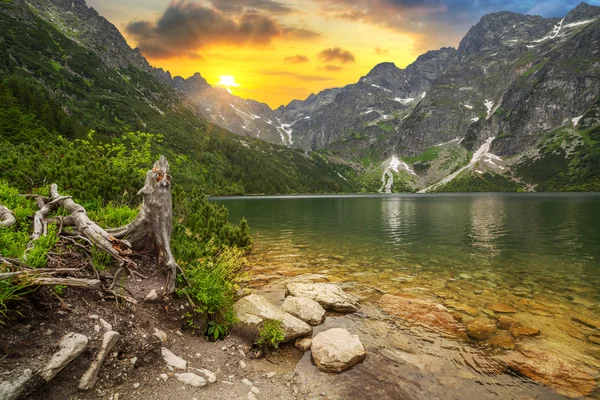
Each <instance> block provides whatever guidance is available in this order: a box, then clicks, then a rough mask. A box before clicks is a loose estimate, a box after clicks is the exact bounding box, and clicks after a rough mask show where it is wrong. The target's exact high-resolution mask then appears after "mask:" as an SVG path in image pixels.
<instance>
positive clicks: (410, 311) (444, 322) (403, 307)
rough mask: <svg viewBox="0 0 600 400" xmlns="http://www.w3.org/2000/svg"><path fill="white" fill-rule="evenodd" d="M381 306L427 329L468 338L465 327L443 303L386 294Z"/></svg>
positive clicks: (389, 312)
mask: <svg viewBox="0 0 600 400" xmlns="http://www.w3.org/2000/svg"><path fill="white" fill-rule="evenodd" d="M379 306H380V307H381V309H382V310H384V311H385V312H387V313H388V314H391V315H394V316H396V317H400V318H402V319H404V320H406V321H408V322H410V323H412V324H414V325H417V326H420V327H422V328H424V329H425V330H427V331H430V332H435V333H439V334H442V335H445V336H451V337H458V338H466V335H465V331H464V328H463V327H462V326H461V325H460V324H458V323H457V322H456V321H455V319H454V317H453V316H452V315H451V314H450V313H449V312H448V310H447V309H446V307H444V306H443V305H441V304H437V303H434V302H432V301H429V300H424V299H417V298H414V297H408V296H395V295H390V294H384V295H383V296H382V297H381V299H380V300H379Z"/></svg>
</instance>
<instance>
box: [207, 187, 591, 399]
mask: <svg viewBox="0 0 600 400" xmlns="http://www.w3.org/2000/svg"><path fill="white" fill-rule="evenodd" d="M211 200H212V201H215V202H217V203H219V204H223V205H225V206H226V207H227V208H228V209H229V212H230V220H231V221H232V222H236V221H239V220H240V218H242V217H245V218H246V219H247V220H248V223H249V225H250V228H251V232H252V234H253V237H254V240H255V247H254V251H253V254H252V256H251V261H252V263H253V265H254V268H253V275H254V276H253V281H252V283H251V286H253V287H255V288H261V287H268V286H269V285H271V286H273V285H276V284H277V282H284V281H285V280H286V279H290V278H293V277H294V276H300V275H305V274H319V275H321V276H323V277H325V278H324V279H325V280H327V281H330V282H338V283H339V284H340V285H341V286H342V287H344V288H345V289H346V290H350V291H353V292H354V293H355V294H357V295H359V296H360V297H361V298H362V299H363V301H364V302H367V303H368V302H371V303H373V304H376V303H377V301H378V299H379V298H380V297H381V296H382V294H384V293H389V294H399V293H400V294H409V295H414V296H415V297H417V298H424V299H429V300H432V301H436V302H438V303H440V304H443V305H444V306H445V307H447V308H448V309H449V310H450V311H451V312H452V313H453V315H455V317H456V318H457V319H458V320H460V321H462V322H463V323H466V322H467V321H468V320H469V319H471V318H473V317H474V316H484V317H489V318H492V319H493V320H494V319H497V318H498V316H499V315H500V313H498V312H494V311H491V310H490V309H489V308H490V305H492V304H497V303H501V304H503V305H508V306H509V307H512V308H514V309H515V312H511V313H510V314H507V315H510V316H511V317H514V318H516V319H517V320H519V321H521V322H522V324H523V325H525V324H527V326H532V327H534V328H536V329H539V330H540V331H541V334H539V335H536V336H535V337H534V336H531V337H530V336H526V337H525V336H523V337H521V336H519V335H517V336H515V337H514V340H513V339H511V342H510V343H509V344H508V345H507V344H501V345H500V348H501V349H502V350H501V353H505V352H510V351H517V350H520V349H522V348H526V346H528V345H533V346H535V347H536V348H542V349H547V351H549V352H551V354H553V355H557V356H558V357H560V360H565V362H568V363H573V365H576V366H581V367H582V368H592V370H595V371H596V374H595V375H594V377H595V378H596V379H597V375H598V374H597V371H598V368H599V367H600V346H599V345H598V343H595V342H596V341H597V340H599V339H600V332H599V331H598V329H600V328H599V327H598V326H596V325H595V324H597V323H598V321H599V320H600V317H599V316H598V315H599V314H600V306H599V305H600V245H599V243H600V195H598V194H575V193H573V194H571V193H569V194H529V193H528V194H496V193H482V194H426V195H412V194H407V195H404V194H398V195H348V196H277V197H275V196H268V197H267V196H265V197H260V196H259V197H232V198H212V199H211ZM316 278H317V279H318V278H319V276H318V275H317V276H316ZM492 308H493V307H492ZM574 316H575V317H574ZM582 320H584V322H585V321H587V322H588V323H587V324H586V323H582V322H581V321H582ZM599 326H600V325H599ZM399 329H400V328H399ZM407 329H408V330H407V331H406V332H405V333H406V334H408V335H409V336H410V335H411V330H410V326H409V327H407ZM413 333H414V332H413ZM417 334H418V332H417ZM468 346H469V351H472V350H473V348H475V349H483V348H486V349H489V348H490V347H489V346H487V342H477V341H471V342H470V343H469V344H468ZM492 347H493V346H492ZM515 349H516V350H515ZM461 351H462V352H463V353H464V351H465V349H464V348H463V349H462V350H461ZM478 351H479V350H478ZM487 353H489V351H487ZM487 353H486V354H487ZM455 356H456V355H453V354H450V353H449V354H446V355H444V357H445V358H446V359H447V360H451V359H452V358H453V357H455ZM483 356H484V357H490V356H489V354H488V355H483ZM495 356H497V354H496V355H495ZM500 356H502V354H500ZM463 362H464V360H463ZM468 369H469V370H470V372H477V373H480V374H481V372H482V371H481V370H478V369H477V368H473V367H472V366H470V368H468ZM488 375H489V374H488ZM494 375H495V379H509V380H508V381H503V382H504V383H503V384H500V387H503V388H505V389H506V388H507V387H508V386H511V385H513V386H515V387H517V388H519V390H524V389H523V388H524V387H527V388H528V389H527V390H525V393H526V394H530V391H528V390H530V389H531V388H530V387H529V386H527V384H526V382H527V380H521V381H519V384H516V385H515V384H514V382H512V381H510V379H517V378H515V377H508V375H507V374H506V373H504V372H503V373H502V374H500V373H499V374H494ZM503 375H507V377H503ZM499 377H501V378H499ZM507 382H512V383H510V384H509V383H507ZM555 389H556V388H555ZM507 390H508V389H507ZM531 390H533V389H531ZM535 390H538V389H535ZM539 390H543V389H539ZM556 392H557V390H554V391H552V392H551V393H552V394H553V395H556ZM474 393H475V392H474ZM486 393H487V392H486ZM501 393H504V392H501ZM558 393H562V394H565V391H564V390H562V391H561V390H558ZM595 393H596V396H597V393H598V392H597V391H596V392H595ZM567 394H568V393H567ZM519 395H520V394H519ZM545 395H548V396H549V395H550V394H549V393H545ZM571 397H572V396H571Z"/></svg>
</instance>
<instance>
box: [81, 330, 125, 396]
mask: <svg viewBox="0 0 600 400" xmlns="http://www.w3.org/2000/svg"><path fill="white" fill-rule="evenodd" d="M120 336H121V335H120V334H119V332H115V331H108V332H105V333H104V336H103V337H102V347H101V348H100V350H99V351H98V354H96V358H95V359H94V361H92V364H91V365H90V367H89V368H88V369H87V371H85V373H84V374H83V376H82V377H81V379H80V380H79V389H81V390H90V389H91V388H93V387H94V385H95V384H96V382H97V381H98V373H99V372H100V368H101V367H102V363H104V360H105V359H106V357H107V356H108V355H109V354H110V351H111V350H112V349H113V347H115V345H116V344H117V342H118V341H119V337H120Z"/></svg>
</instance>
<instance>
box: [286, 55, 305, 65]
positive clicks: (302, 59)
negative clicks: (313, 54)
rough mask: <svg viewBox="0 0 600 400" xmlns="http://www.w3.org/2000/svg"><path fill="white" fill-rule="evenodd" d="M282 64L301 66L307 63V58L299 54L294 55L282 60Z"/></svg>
mask: <svg viewBox="0 0 600 400" xmlns="http://www.w3.org/2000/svg"><path fill="white" fill-rule="evenodd" d="M283 62H284V63H286V64H301V63H305V62H308V57H306V56H303V55H301V54H296V55H295V56H291V57H286V58H284V59H283Z"/></svg>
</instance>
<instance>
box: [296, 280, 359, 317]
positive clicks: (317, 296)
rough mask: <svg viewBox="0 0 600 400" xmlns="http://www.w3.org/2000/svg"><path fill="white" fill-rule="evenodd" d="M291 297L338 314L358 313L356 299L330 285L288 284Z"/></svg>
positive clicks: (337, 287) (336, 286)
mask: <svg viewBox="0 0 600 400" xmlns="http://www.w3.org/2000/svg"><path fill="white" fill-rule="evenodd" d="M286 287H287V290H288V292H290V294H291V295H292V296H296V297H305V298H307V299H311V300H314V301H316V302H317V303H319V304H320V305H321V306H323V308H325V309H326V310H334V311H339V312H355V311H358V303H359V301H358V299H357V298H356V297H354V296H351V295H349V294H348V293H346V292H344V291H343V290H342V289H341V288H340V287H339V286H338V285H334V284H332V283H289V284H288V285H287V286H286Z"/></svg>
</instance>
